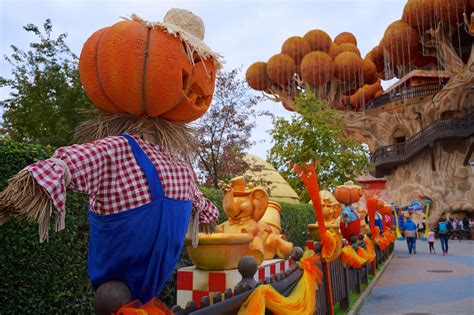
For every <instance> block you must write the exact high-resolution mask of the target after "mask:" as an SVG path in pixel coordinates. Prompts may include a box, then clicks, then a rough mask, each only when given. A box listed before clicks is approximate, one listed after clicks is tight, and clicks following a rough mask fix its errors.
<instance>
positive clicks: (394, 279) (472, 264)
mask: <svg viewBox="0 0 474 315" xmlns="http://www.w3.org/2000/svg"><path fill="white" fill-rule="evenodd" d="M416 243H417V244H416V245H417V254H416V255H410V254H409V253H408V249H407V246H406V242H404V241H397V242H396V244H395V257H394V258H393V259H392V261H391V262H390V265H389V266H387V269H386V270H385V272H384V273H383V275H382V276H381V278H380V280H379V282H378V283H377V285H376V286H375V288H374V290H373V291H372V293H371V294H370V295H369V297H368V299H367V300H366V301H365V303H364V305H363V306H362V309H361V310H360V312H359V314H370V315H371V314H412V315H415V314H417V315H424V314H440V315H442V314H449V315H455V314H474V241H458V240H456V241H452V240H450V241H449V254H448V255H447V256H443V255H442V253H441V254H440V252H441V244H440V242H439V240H436V242H435V249H436V250H437V253H436V255H432V254H430V253H429V248H428V243H427V242H425V241H417V242H416Z"/></svg>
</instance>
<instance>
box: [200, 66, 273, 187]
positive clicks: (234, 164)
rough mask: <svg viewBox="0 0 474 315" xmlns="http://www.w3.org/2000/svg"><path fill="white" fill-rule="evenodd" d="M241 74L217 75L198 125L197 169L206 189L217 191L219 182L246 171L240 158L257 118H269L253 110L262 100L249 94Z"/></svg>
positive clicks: (265, 113) (264, 112) (248, 146)
mask: <svg viewBox="0 0 474 315" xmlns="http://www.w3.org/2000/svg"><path fill="white" fill-rule="evenodd" d="M240 74H241V69H234V70H231V71H228V72H224V71H223V72H221V73H220V74H218V76H217V78H216V89H215V93H214V98H213V102H212V105H211V107H210V108H209V111H208V112H207V113H206V115H204V116H203V118H201V119H200V120H199V122H198V134H199V139H198V140H199V144H200V149H199V152H197V155H198V158H199V162H198V168H199V170H200V171H201V174H202V177H203V179H204V183H205V185H206V186H208V187H214V188H218V187H219V181H222V180H224V181H225V180H229V179H230V178H232V177H234V176H237V175H241V174H242V173H243V172H244V171H245V170H246V169H248V167H249V165H248V164H247V163H246V162H245V161H244V160H243V159H242V157H243V155H244V152H245V150H247V149H248V148H250V147H251V146H252V145H253V142H252V141H251V140H250V138H251V134H252V130H253V129H254V128H255V126H256V117H257V116H262V115H267V116H268V115H270V113H269V112H266V111H258V110H257V109H256V106H257V104H258V102H260V101H261V97H260V96H255V95H253V94H251V93H250V91H249V89H248V87H247V84H246V83H245V82H244V80H242V79H240V78H239V76H240Z"/></svg>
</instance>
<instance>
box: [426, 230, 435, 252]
mask: <svg viewBox="0 0 474 315" xmlns="http://www.w3.org/2000/svg"><path fill="white" fill-rule="evenodd" d="M434 242H435V232H434V231H433V230H430V231H429V232H428V244H429V245H430V254H431V253H432V252H431V250H433V254H436V252H435V249H434Z"/></svg>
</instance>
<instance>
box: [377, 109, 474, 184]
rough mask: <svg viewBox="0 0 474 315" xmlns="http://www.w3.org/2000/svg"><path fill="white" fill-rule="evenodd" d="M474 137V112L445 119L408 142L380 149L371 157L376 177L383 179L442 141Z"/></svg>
mask: <svg viewBox="0 0 474 315" xmlns="http://www.w3.org/2000/svg"><path fill="white" fill-rule="evenodd" d="M472 135H474V112H471V113H470V114H467V115H466V116H465V117H463V118H452V119H443V120H438V121H436V122H434V123H433V124H431V125H429V126H428V127H426V128H424V129H422V130H421V131H420V132H418V133H417V134H416V135H414V136H413V137H412V138H410V139H409V140H408V141H406V142H403V143H397V144H392V145H387V146H383V147H379V148H378V149H377V150H375V152H374V153H373V154H372V156H371V160H372V162H373V163H374V164H375V176H376V177H382V176H384V175H388V174H390V172H391V171H392V170H393V169H395V168H396V167H397V166H399V165H401V164H405V163H408V162H409V161H410V160H412V159H413V158H415V157H416V156H417V155H418V154H420V153H421V152H423V151H424V150H426V149H428V148H429V147H433V145H434V144H435V143H436V142H438V141H441V140H449V139H463V138H468V137H470V136H472Z"/></svg>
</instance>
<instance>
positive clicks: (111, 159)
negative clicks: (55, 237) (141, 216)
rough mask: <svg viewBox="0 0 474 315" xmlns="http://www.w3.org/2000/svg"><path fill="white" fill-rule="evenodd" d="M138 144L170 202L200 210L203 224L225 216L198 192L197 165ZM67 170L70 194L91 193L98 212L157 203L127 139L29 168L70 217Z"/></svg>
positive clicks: (75, 148)
mask: <svg viewBox="0 0 474 315" xmlns="http://www.w3.org/2000/svg"><path fill="white" fill-rule="evenodd" d="M134 139H135V140H136V141H137V142H138V144H139V145H140V147H141V148H142V149H143V150H144V151H145V153H146V155H147V156H148V157H149V158H150V160H151V162H152V163H153V165H154V166H155V167H156V169H157V170H158V175H159V177H160V180H161V184H162V187H163V191H164V193H165V195H166V197H168V198H173V199H177V200H191V201H192V203H193V213H194V212H195V211H197V210H200V214H199V221H200V222H201V223H207V224H209V223H212V222H214V221H215V220H216V219H217V217H218V215H219V211H218V209H217V208H216V206H214V205H213V204H212V202H210V201H209V200H208V199H206V198H204V196H203V195H202V193H201V191H200V190H199V188H198V187H197V185H196V178H195V175H194V172H193V170H192V168H191V166H190V165H189V164H188V163H186V162H184V161H182V160H180V159H176V158H173V157H170V156H169V155H167V154H165V153H164V152H163V151H162V150H161V149H160V148H159V147H158V146H156V145H154V144H151V143H148V142H146V141H144V140H142V139H140V138H138V137H134ZM58 160H61V161H62V162H64V163H62V162H61V161H58ZM65 166H67V168H68V169H69V172H70V174H71V178H70V182H69V184H68V185H67V189H70V190H73V191H77V192H81V193H85V194H88V195H89V209H90V211H92V212H94V213H97V214H101V215H107V214H113V213H119V212H123V211H126V210H129V209H133V208H136V207H139V206H142V205H144V204H146V203H149V202H151V194H150V190H149V188H148V183H147V180H146V177H145V174H144V173H143V171H142V170H141V168H140V166H139V165H138V163H137V162H136V160H135V157H134V155H133V152H132V149H131V147H130V145H129V143H128V141H127V140H126V139H125V138H124V137H119V136H112V137H107V138H104V139H100V140H97V141H94V142H91V143H87V144H75V145H72V146H69V147H63V148H59V149H58V150H57V151H56V152H55V153H54V155H53V158H52V159H47V160H44V161H39V162H36V163H34V164H32V165H30V166H28V167H27V168H26V170H28V171H29V172H30V174H31V175H32V176H33V177H34V179H35V180H36V182H37V183H38V184H39V185H41V186H42V187H43V188H44V189H46V191H47V192H48V193H49V196H50V197H51V200H52V203H53V205H54V207H55V208H56V210H57V211H58V212H60V213H64V208H65V202H66V176H67V170H66V169H65Z"/></svg>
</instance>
